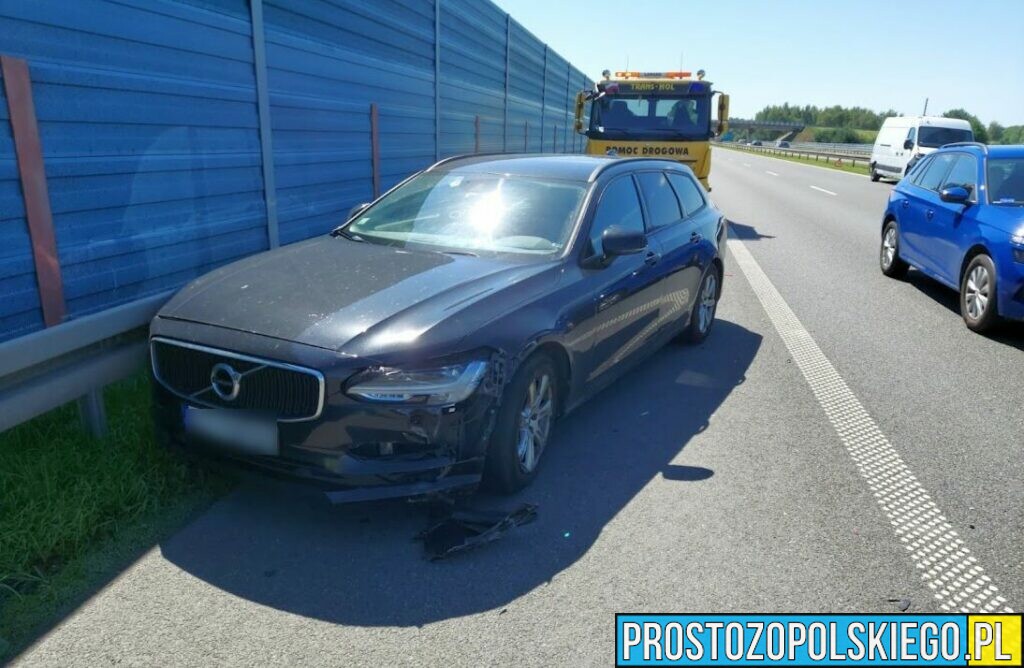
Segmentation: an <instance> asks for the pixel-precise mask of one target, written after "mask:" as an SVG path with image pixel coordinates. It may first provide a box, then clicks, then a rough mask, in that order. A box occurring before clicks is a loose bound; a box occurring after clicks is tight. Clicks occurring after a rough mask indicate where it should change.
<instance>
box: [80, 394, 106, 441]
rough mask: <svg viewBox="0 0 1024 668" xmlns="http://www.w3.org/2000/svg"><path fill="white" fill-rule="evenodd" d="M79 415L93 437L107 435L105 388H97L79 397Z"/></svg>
mask: <svg viewBox="0 0 1024 668" xmlns="http://www.w3.org/2000/svg"><path fill="white" fill-rule="evenodd" d="M78 415H79V417H80V418H81V420H82V424H83V425H84V426H85V428H86V429H88V430H89V433H90V434H91V435H92V437H93V438H97V439H99V438H103V437H104V436H106V435H107V409H106V407H105V406H104V405H103V388H102V387H101V388H97V389H95V390H93V391H92V392H90V393H89V394H86V395H83V396H82V397H79V399H78Z"/></svg>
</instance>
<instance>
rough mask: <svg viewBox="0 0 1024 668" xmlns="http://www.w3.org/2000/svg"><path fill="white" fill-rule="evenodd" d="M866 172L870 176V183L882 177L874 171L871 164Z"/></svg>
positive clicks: (873, 164)
mask: <svg viewBox="0 0 1024 668" xmlns="http://www.w3.org/2000/svg"><path fill="white" fill-rule="evenodd" d="M868 171H869V173H870V174H871V180H872V181H878V179H880V178H882V175H881V174H879V173H878V172H877V171H875V163H871V165H870V166H869V167H868Z"/></svg>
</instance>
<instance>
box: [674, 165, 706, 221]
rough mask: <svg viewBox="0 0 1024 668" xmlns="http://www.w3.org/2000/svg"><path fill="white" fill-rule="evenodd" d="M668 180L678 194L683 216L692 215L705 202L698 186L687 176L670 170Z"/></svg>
mask: <svg viewBox="0 0 1024 668" xmlns="http://www.w3.org/2000/svg"><path fill="white" fill-rule="evenodd" d="M668 180H669V182H670V183H671V184H672V187H673V188H674V189H675V191H676V195H678V196H679V203H680V204H682V205H683V212H684V213H683V215H684V216H686V217H690V216H692V215H693V214H695V213H697V211H698V210H699V209H702V208H703V207H704V205H705V204H706V203H707V202H705V201H704V193H702V192H701V189H700V186H698V185H697V183H696V182H695V181H694V180H693V179H692V178H690V177H689V176H686V175H684V174H679V173H678V172H670V173H669V175H668Z"/></svg>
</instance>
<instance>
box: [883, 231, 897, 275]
mask: <svg viewBox="0 0 1024 668" xmlns="http://www.w3.org/2000/svg"><path fill="white" fill-rule="evenodd" d="M894 259H896V228H895V227H890V228H889V229H888V230H886V231H885V238H884V239H883V240H882V266H883V267H884V268H886V269H888V268H889V267H891V266H892V261H893V260H894Z"/></svg>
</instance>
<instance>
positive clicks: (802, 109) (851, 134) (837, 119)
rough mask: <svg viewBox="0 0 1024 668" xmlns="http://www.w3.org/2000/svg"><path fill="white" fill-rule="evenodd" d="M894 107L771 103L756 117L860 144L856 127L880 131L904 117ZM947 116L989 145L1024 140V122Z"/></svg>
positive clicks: (960, 112)
mask: <svg viewBox="0 0 1024 668" xmlns="http://www.w3.org/2000/svg"><path fill="white" fill-rule="evenodd" d="M902 115H903V114H900V113H899V112H897V111H896V110H894V109H888V110H886V111H878V112H876V111H872V110H871V109H866V108H864V107H843V106H841V105H838V104H836V105H832V106H831V107H818V106H816V105H813V104H805V105H803V106H800V105H795V104H789V103H788V102H785V103H783V104H771V105H768V106H766V107H765V108H764V109H762V110H761V111H759V112H757V113H756V114H754V120H757V121H766V122H776V123H777V122H786V123H803V124H804V125H809V126H817V127H818V128H819V129H818V130H816V131H815V134H814V140H815V141H820V142H834V143H859V142H861V141H862V139H861V137H860V136H859V135H858V134H857V132H856V130H878V129H879V128H881V127H882V121H884V120H885V119H886V118H888V117H889V116H902ZM942 115H943V116H945V117H947V118H962V119H964V120H966V121H968V122H969V123H970V124H971V128H972V129H973V130H974V138H975V139H976V140H977V141H980V142H983V143H986V144H1021V143H1024V125H1011V126H1009V127H1006V126H1003V125H1002V124H1000V123H998V122H996V121H992V122H991V123H989V124H988V125H985V124H984V123H983V122H982V121H981V119H979V118H978V117H977V116H975V115H974V114H972V113H970V112H969V111H967V110H966V109H950V110H948V111H946V112H944V113H943V114H942Z"/></svg>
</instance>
